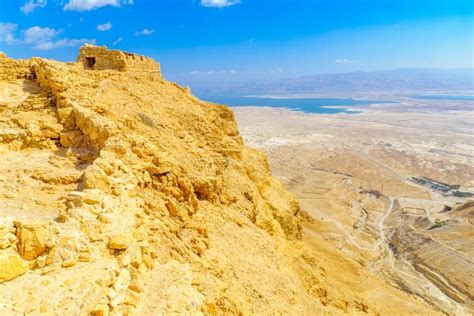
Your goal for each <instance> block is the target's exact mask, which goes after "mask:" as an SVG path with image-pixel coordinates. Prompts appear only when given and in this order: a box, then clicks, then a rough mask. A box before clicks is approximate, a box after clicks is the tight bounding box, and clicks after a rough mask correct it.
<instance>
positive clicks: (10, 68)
mask: <svg viewBox="0 0 474 316" xmlns="http://www.w3.org/2000/svg"><path fill="white" fill-rule="evenodd" d="M31 76H32V70H31V62H30V60H25V59H18V60H13V59H11V58H8V57H7V55H5V53H3V52H0V80H14V79H24V78H31Z"/></svg>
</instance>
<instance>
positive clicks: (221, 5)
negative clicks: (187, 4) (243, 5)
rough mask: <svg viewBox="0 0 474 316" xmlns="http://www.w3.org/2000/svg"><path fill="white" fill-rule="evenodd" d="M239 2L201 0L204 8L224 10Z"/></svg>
mask: <svg viewBox="0 0 474 316" xmlns="http://www.w3.org/2000/svg"><path fill="white" fill-rule="evenodd" d="M239 3H240V0H201V5H202V6H204V7H214V8H224V7H230V6H232V5H235V4H239Z"/></svg>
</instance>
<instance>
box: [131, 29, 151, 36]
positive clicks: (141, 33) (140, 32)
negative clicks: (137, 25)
mask: <svg viewBox="0 0 474 316" xmlns="http://www.w3.org/2000/svg"><path fill="white" fill-rule="evenodd" d="M153 33H155V30H151V29H143V30H142V31H136V32H135V36H141V35H151V34H153Z"/></svg>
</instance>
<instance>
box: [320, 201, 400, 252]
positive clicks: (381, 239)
mask: <svg viewBox="0 0 474 316" xmlns="http://www.w3.org/2000/svg"><path fill="white" fill-rule="evenodd" d="M389 199H390V204H389V205H388V206H387V208H386V210H385V212H384V214H383V215H382V216H381V217H380V218H379V219H378V221H377V229H378V231H379V239H378V240H377V242H376V243H375V244H374V245H373V246H372V247H365V246H361V245H359V244H358V242H357V241H356V240H354V237H352V235H351V234H350V233H349V232H347V230H346V229H345V228H344V226H343V225H341V223H339V222H338V221H336V220H334V219H322V221H323V222H330V223H333V224H334V225H336V226H337V228H339V230H341V231H342V232H344V234H345V235H346V240H347V241H349V242H350V243H351V244H353V245H354V246H356V247H357V248H359V249H361V250H366V251H376V250H377V248H379V247H380V246H381V245H382V244H383V242H384V240H385V230H384V229H385V227H384V221H385V219H386V218H387V217H388V215H390V213H391V212H392V210H393V204H394V202H395V199H393V198H392V197H389Z"/></svg>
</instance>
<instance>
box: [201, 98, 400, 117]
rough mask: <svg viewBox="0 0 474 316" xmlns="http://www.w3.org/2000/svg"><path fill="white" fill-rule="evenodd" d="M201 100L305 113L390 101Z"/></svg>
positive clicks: (327, 112)
mask: <svg viewBox="0 0 474 316" xmlns="http://www.w3.org/2000/svg"><path fill="white" fill-rule="evenodd" d="M199 98H200V99H201V100H206V101H209V102H214V103H220V104H226V105H229V106H231V107H232V106H269V107H274V108H288V109H290V110H297V111H303V112H307V113H322V114H334V113H349V114H354V113H360V112H354V111H347V110H346V109H340V108H336V109H335V108H326V106H351V107H352V106H363V105H371V104H375V103H392V102H388V101H371V100H354V99H351V98H301V99H300V98H299V99H294V98H286V99H283V98H278V99H277V98H256V97H227V96H199Z"/></svg>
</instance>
